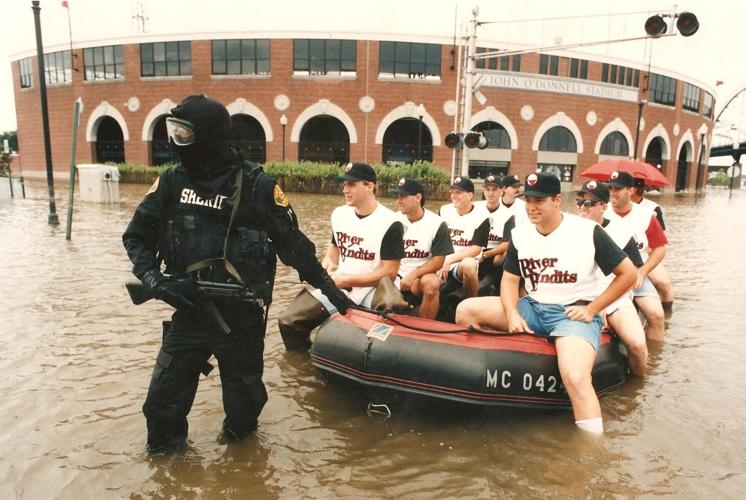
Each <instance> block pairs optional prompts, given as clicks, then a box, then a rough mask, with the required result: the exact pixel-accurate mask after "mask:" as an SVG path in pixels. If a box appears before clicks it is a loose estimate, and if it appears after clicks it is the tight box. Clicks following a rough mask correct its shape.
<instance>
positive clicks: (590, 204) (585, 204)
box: [575, 200, 601, 208]
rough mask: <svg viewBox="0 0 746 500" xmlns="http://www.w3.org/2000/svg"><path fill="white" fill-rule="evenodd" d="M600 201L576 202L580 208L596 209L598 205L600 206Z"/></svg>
mask: <svg viewBox="0 0 746 500" xmlns="http://www.w3.org/2000/svg"><path fill="white" fill-rule="evenodd" d="M600 203H601V202H600V201H593V200H575V204H576V205H577V206H578V208H580V207H583V208H591V207H595V206H596V205H599V204H600Z"/></svg>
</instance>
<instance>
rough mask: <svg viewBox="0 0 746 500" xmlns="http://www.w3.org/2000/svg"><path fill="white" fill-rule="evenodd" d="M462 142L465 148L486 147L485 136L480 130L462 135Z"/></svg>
mask: <svg viewBox="0 0 746 500" xmlns="http://www.w3.org/2000/svg"><path fill="white" fill-rule="evenodd" d="M464 144H465V145H466V147H467V148H479V149H484V148H486V147H487V138H486V137H485V136H484V134H482V133H481V132H469V133H468V134H466V137H464Z"/></svg>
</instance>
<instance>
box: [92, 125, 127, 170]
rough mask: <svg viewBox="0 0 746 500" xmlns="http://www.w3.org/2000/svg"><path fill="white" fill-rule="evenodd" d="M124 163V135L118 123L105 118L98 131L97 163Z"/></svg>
mask: <svg viewBox="0 0 746 500" xmlns="http://www.w3.org/2000/svg"><path fill="white" fill-rule="evenodd" d="M107 161H109V162H114V163H124V134H123V133H122V127H120V126H119V123H117V121H116V120H115V119H114V118H112V117H110V116H104V117H103V118H101V121H99V122H98V129H97V130H96V163H106V162H107Z"/></svg>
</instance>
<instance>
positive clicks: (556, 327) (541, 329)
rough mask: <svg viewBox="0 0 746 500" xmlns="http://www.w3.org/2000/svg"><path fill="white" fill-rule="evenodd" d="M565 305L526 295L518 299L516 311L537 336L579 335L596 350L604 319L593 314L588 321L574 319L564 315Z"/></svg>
mask: <svg viewBox="0 0 746 500" xmlns="http://www.w3.org/2000/svg"><path fill="white" fill-rule="evenodd" d="M565 307H566V306H563V305H560V304H542V303H540V302H536V301H535V300H534V299H532V298H531V297H529V296H528V295H526V296H524V297H521V298H520V299H519V300H518V313H519V314H520V315H521V317H522V318H523V320H524V321H525V322H526V324H527V325H528V327H529V328H530V329H531V330H533V331H534V335H537V336H539V337H581V338H583V339H585V340H587V341H588V343H590V344H591V345H592V346H593V349H595V350H596V351H598V346H599V344H600V342H601V329H602V328H603V326H604V320H603V318H602V317H601V316H600V315H599V314H596V315H595V316H593V320H592V321H591V322H590V323H586V322H585V321H575V320H572V319H570V318H568V317H567V315H565Z"/></svg>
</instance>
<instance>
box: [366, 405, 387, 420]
mask: <svg viewBox="0 0 746 500" xmlns="http://www.w3.org/2000/svg"><path fill="white" fill-rule="evenodd" d="M366 413H367V414H368V416H369V417H370V416H372V415H383V416H384V417H386V418H391V410H390V409H389V407H388V405H385V404H375V403H368V411H367V412H366Z"/></svg>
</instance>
